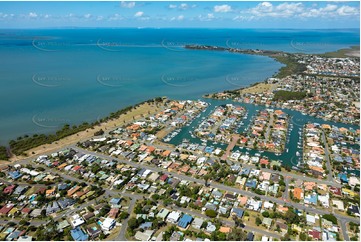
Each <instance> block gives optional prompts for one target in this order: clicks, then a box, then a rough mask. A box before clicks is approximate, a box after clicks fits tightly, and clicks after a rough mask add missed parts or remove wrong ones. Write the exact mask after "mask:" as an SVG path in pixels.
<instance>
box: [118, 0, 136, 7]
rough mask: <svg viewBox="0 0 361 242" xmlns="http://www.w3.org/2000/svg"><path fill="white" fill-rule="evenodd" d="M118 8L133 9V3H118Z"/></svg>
mask: <svg viewBox="0 0 361 242" xmlns="http://www.w3.org/2000/svg"><path fill="white" fill-rule="evenodd" d="M120 6H121V7H122V8H134V7H135V2H125V1H121V2H120Z"/></svg>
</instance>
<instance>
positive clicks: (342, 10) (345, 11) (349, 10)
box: [337, 5, 360, 16]
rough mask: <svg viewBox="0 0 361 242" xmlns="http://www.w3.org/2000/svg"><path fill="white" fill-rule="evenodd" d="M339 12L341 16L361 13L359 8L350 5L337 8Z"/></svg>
mask: <svg viewBox="0 0 361 242" xmlns="http://www.w3.org/2000/svg"><path fill="white" fill-rule="evenodd" d="M337 13H338V14H339V15H341V16H347V15H358V14H360V12H359V10H358V9H357V8H354V7H350V6H346V5H344V6H342V7H340V8H339V9H337Z"/></svg>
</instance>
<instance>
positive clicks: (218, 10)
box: [213, 4, 232, 13]
mask: <svg viewBox="0 0 361 242" xmlns="http://www.w3.org/2000/svg"><path fill="white" fill-rule="evenodd" d="M213 10H214V12H216V13H228V12H231V11H232V7H231V6H229V5H227V4H223V5H216V6H214V7H213Z"/></svg>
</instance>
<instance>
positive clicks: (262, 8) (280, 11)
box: [237, 2, 360, 20]
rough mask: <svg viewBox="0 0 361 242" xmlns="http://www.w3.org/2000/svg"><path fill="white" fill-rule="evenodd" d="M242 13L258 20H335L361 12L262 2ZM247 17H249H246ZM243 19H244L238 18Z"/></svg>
mask: <svg viewBox="0 0 361 242" xmlns="http://www.w3.org/2000/svg"><path fill="white" fill-rule="evenodd" d="M242 13H244V14H248V15H250V16H253V17H254V18H256V19H259V18H262V17H275V18H291V17H292V18H316V17H324V18H333V17H337V16H350V15H359V14H360V12H359V10H358V9H357V8H355V7H350V6H347V5H344V6H342V7H339V6H338V5H336V4H327V5H326V6H324V7H318V5H317V4H312V5H311V7H305V6H304V4H303V3H301V2H298V3H297V2H285V3H280V4H278V5H277V4H276V3H273V4H272V3H270V2H262V3H259V4H258V5H257V6H256V7H254V8H250V9H248V10H246V11H243V12H242ZM246 17H249V16H247V15H246ZM238 19H242V17H240V18H237V20H238Z"/></svg>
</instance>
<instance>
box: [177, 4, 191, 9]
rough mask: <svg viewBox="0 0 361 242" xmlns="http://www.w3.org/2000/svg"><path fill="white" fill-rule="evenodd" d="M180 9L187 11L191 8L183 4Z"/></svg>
mask: <svg viewBox="0 0 361 242" xmlns="http://www.w3.org/2000/svg"><path fill="white" fill-rule="evenodd" d="M179 8H180V9H182V10H186V9H188V8H189V6H188V4H186V3H181V5H179Z"/></svg>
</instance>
